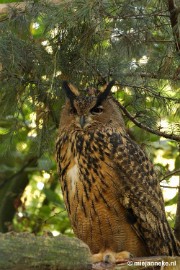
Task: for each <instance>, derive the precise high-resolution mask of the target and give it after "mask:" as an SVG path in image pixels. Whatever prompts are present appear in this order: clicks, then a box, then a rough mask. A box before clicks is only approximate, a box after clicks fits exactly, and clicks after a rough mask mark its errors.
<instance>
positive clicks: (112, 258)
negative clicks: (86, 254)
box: [92, 250, 133, 264]
mask: <svg viewBox="0 0 180 270" xmlns="http://www.w3.org/2000/svg"><path fill="white" fill-rule="evenodd" d="M132 257H133V255H132V254H131V253H130V252H128V251H121V252H117V253H116V252H113V251H111V250H106V251H104V252H99V253H97V254H93V255H92V262H93V263H98V262H104V263H112V264H113V263H116V262H121V261H124V260H127V259H129V258H132Z"/></svg>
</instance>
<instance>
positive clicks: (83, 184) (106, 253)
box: [56, 81, 180, 262]
mask: <svg viewBox="0 0 180 270" xmlns="http://www.w3.org/2000/svg"><path fill="white" fill-rule="evenodd" d="M113 85H114V81H112V82H110V83H109V84H107V85H106V86H105V87H103V89H102V90H101V91H99V93H98V94H96V95H93V94H91V95H82V94H80V92H79V91H78V89H77V88H75V87H74V86H73V85H72V84H70V83H68V82H63V88H64V91H65V94H66V103H65V105H64V107H63V108H62V112H61V117H60V128H59V132H58V138H57V142H56V158H57V165H58V171H59V177H60V183H61V188H62V192H63V196H64V201H65V205H66V208H67V211H68V215H69V218H70V221H71V225H72V228H73V230H74V233H75V235H76V236H77V237H78V238H79V239H81V240H82V241H84V242H85V243H86V244H87V245H88V246H89V248H90V250H91V252H92V260H93V262H99V261H104V262H118V261H121V260H125V259H128V258H129V257H131V256H134V257H142V256H149V255H170V256H174V255H180V244H179V242H178V241H177V240H176V239H175V236H174V234H173V231H172V230H171V228H170V226H169V224H168V222H167V219H166V215H165V209H164V201H163V196H162V193H161V189H160V184H159V181H158V179H157V176H156V173H155V171H154V168H153V165H152V163H151V162H150V160H149V159H148V157H147V156H146V154H145V153H144V151H143V150H142V149H141V148H140V147H139V145H138V144H137V143H136V142H134V141H133V140H132V139H131V138H130V136H129V135H128V133H127V131H126V127H125V124H124V121H123V117H122V114H121V111H120V109H119V106H118V102H117V101H116V100H115V99H114V98H113V96H112V95H111V93H110V91H111V88H112V86H113Z"/></svg>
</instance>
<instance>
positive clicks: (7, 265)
mask: <svg viewBox="0 0 180 270" xmlns="http://www.w3.org/2000/svg"><path fill="white" fill-rule="evenodd" d="M0 243H1V245H0V269H1V270H7V269H9V270H20V269H26V270H36V269H43V270H52V269H54V270H55V269H56V270H91V269H92V270H106V269H111V270H135V269H136V270H142V269H152V270H155V269H157V270H158V269H159V266H165V265H166V266H167V265H170V266H171V267H166V269H167V270H178V269H179V265H180V258H179V257H168V256H154V257H144V258H132V259H130V260H129V261H124V262H119V263H118V264H111V265H110V264H107V263H96V264H92V263H91V253H90V250H89V248H88V246H87V245H86V244H84V243H83V242H82V241H80V240H79V239H77V238H70V237H67V236H64V235H59V236H58V237H51V236H48V235H44V236H35V235H34V234H30V233H6V234H0ZM156 266H158V267H156ZM147 267H148V268H147Z"/></svg>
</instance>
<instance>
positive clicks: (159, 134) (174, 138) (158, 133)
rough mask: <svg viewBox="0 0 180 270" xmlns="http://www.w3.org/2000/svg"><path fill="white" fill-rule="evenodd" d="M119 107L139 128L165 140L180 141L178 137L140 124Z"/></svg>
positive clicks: (122, 107)
mask: <svg viewBox="0 0 180 270" xmlns="http://www.w3.org/2000/svg"><path fill="white" fill-rule="evenodd" d="M119 107H120V108H121V110H122V111H123V112H124V114H125V115H126V116H127V117H128V118H129V119H130V120H131V121H132V122H133V123H134V124H135V125H136V126H138V127H139V128H142V129H144V130H146V131H148V132H150V133H153V134H156V135H158V136H162V137H164V138H167V139H171V140H175V141H177V142H179V141H180V136H178V135H175V134H168V133H165V132H161V131H159V130H154V129H152V128H150V127H148V126H146V125H144V124H142V123H140V122H139V121H138V120H136V119H135V118H134V117H133V116H132V115H131V114H130V113H129V112H128V111H127V110H126V108H125V107H124V106H123V105H122V104H120V103H119Z"/></svg>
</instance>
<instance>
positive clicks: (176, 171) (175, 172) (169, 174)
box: [160, 169, 180, 182]
mask: <svg viewBox="0 0 180 270" xmlns="http://www.w3.org/2000/svg"><path fill="white" fill-rule="evenodd" d="M172 175H180V169H178V170H174V171H171V172H169V173H167V174H166V175H164V176H163V178H162V179H161V180H160V182H161V181H163V180H164V179H166V178H168V177H170V176H172Z"/></svg>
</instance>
